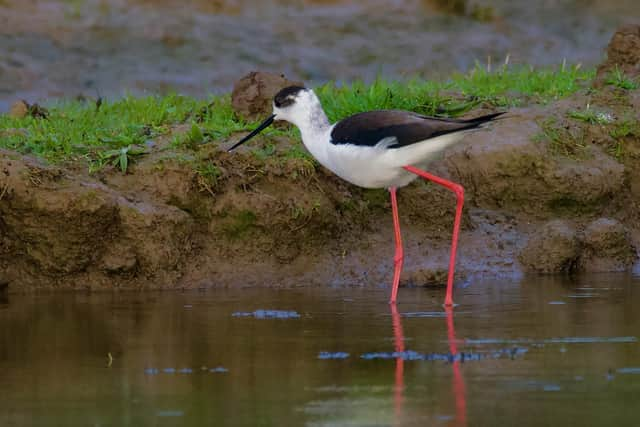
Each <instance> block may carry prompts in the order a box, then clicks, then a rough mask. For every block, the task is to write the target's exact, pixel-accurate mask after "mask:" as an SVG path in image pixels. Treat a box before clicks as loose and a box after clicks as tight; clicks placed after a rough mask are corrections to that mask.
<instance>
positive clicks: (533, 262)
mask: <svg viewBox="0 0 640 427" xmlns="http://www.w3.org/2000/svg"><path fill="white" fill-rule="evenodd" d="M579 256H580V242H579V240H578V236H577V233H576V230H575V228H574V227H573V225H572V224H570V223H569V222H567V221H562V220H554V221H551V222H549V223H547V224H545V225H544V226H542V227H541V228H540V229H539V231H538V232H536V233H535V234H534V235H533V236H532V237H531V239H530V240H529V242H528V243H527V246H526V247H525V248H524V250H523V251H522V252H521V253H520V256H519V259H520V262H522V264H523V265H524V267H525V268H526V269H527V270H531V271H537V272H539V273H563V272H571V271H574V270H575V269H576V263H577V261H578V257H579Z"/></svg>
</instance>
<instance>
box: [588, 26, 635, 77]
mask: <svg viewBox="0 0 640 427" xmlns="http://www.w3.org/2000/svg"><path fill="white" fill-rule="evenodd" d="M614 70H619V71H620V72H622V73H624V74H626V75H627V76H629V77H631V78H636V77H638V76H640V25H628V26H624V27H621V28H619V29H618V30H617V31H616V32H615V34H614V35H613V37H611V41H610V42H609V45H608V46H607V60H606V61H605V62H604V63H602V64H600V66H599V67H598V74H597V78H596V84H597V85H602V84H604V82H605V81H606V80H607V78H608V76H609V74H610V73H611V72H612V71H614Z"/></svg>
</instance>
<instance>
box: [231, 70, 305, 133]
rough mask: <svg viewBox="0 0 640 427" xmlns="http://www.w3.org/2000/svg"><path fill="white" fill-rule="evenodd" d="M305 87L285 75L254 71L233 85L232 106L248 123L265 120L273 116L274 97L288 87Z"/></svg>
mask: <svg viewBox="0 0 640 427" xmlns="http://www.w3.org/2000/svg"><path fill="white" fill-rule="evenodd" d="M293 85H296V86H304V84H303V83H300V82H295V81H292V80H289V79H287V78H286V77H285V76H284V74H273V73H266V72H260V71H252V72H251V73H249V74H247V75H246V76H244V77H243V78H241V79H240V80H238V81H237V82H236V83H235V84H234V85H233V92H231V105H232V106H233V110H234V111H235V112H236V114H237V115H239V116H240V117H242V118H244V119H245V120H247V121H256V120H260V119H264V118H265V117H266V116H267V115H269V114H271V104H272V102H273V97H274V96H275V95H276V93H278V92H279V91H280V89H283V88H285V87H287V86H293Z"/></svg>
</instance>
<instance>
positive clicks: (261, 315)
mask: <svg viewBox="0 0 640 427" xmlns="http://www.w3.org/2000/svg"><path fill="white" fill-rule="evenodd" d="M232 316H233V317H253V318H255V319H297V318H299V317H300V315H299V314H298V313H297V312H295V311H285V310H262V309H260V310H256V311H236V312H235V313H233V314H232Z"/></svg>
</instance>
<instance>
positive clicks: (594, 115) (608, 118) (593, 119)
mask: <svg viewBox="0 0 640 427" xmlns="http://www.w3.org/2000/svg"><path fill="white" fill-rule="evenodd" d="M567 116H568V117H570V118H572V119H575V120H579V121H581V122H585V123H589V124H592V125H606V124H609V123H612V122H613V121H614V118H613V116H612V115H611V114H610V113H606V112H603V111H596V110H594V109H593V108H591V106H590V105H589V104H587V107H586V108H585V109H584V110H572V111H569V112H568V113H567Z"/></svg>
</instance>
